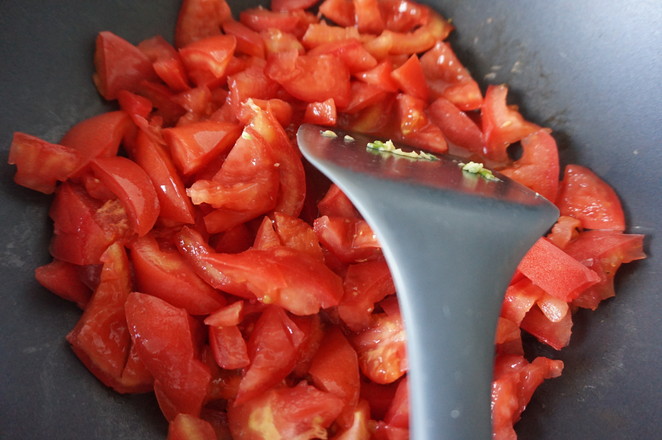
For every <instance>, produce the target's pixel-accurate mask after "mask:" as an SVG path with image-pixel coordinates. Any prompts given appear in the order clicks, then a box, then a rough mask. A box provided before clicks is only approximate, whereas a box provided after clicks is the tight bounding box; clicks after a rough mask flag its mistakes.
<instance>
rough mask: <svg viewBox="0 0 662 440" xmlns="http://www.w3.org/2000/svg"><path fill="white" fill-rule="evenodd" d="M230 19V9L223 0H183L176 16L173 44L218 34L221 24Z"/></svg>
mask: <svg viewBox="0 0 662 440" xmlns="http://www.w3.org/2000/svg"><path fill="white" fill-rule="evenodd" d="M230 19H232V11H231V10H230V6H229V5H228V4H227V2H226V1H225V0H184V1H183V2H182V5H181V7H180V9H179V15H178V16H177V25H176V27H175V46H177V47H184V46H186V45H187V44H190V43H193V42H194V41H197V40H201V39H203V38H207V37H212V36H214V35H218V34H219V33H220V27H221V25H222V24H223V23H224V22H226V21H227V20H230Z"/></svg>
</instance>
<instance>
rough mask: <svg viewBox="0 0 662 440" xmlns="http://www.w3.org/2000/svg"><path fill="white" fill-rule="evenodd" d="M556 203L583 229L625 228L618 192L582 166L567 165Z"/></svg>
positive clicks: (562, 213)
mask: <svg viewBox="0 0 662 440" xmlns="http://www.w3.org/2000/svg"><path fill="white" fill-rule="evenodd" d="M557 205H558V207H559V210H560V211H561V215H567V216H571V217H574V218H576V219H578V220H580V221H581V222H582V226H583V227H584V228H587V229H605V230H611V231H623V230H624V229H625V215H624V214H623V208H622V206H621V201H620V199H619V197H618V195H617V194H616V192H615V191H614V189H613V188H612V187H611V186H610V185H609V184H608V183H607V182H605V181H604V180H602V179H601V178H600V177H598V176H597V175H596V174H595V173H594V172H593V171H591V170H589V169H588V168H585V167H583V166H580V165H568V166H566V168H565V173H564V175H563V182H562V184H561V191H560V193H559V197H558V200H557Z"/></svg>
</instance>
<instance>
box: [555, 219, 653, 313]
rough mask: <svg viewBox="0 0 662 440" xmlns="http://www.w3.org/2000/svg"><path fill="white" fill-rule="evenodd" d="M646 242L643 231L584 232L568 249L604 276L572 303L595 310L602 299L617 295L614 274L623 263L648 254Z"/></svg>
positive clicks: (578, 259) (570, 253) (568, 251)
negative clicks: (644, 248)
mask: <svg viewBox="0 0 662 440" xmlns="http://www.w3.org/2000/svg"><path fill="white" fill-rule="evenodd" d="M643 242H644V236H643V235H640V234H623V233H621V232H617V231H584V232H582V233H580V234H579V235H578V237H577V238H576V239H575V240H573V241H572V242H570V243H569V244H568V246H567V247H566V249H565V250H566V252H567V253H568V254H569V255H571V256H572V257H574V258H575V259H577V261H579V262H581V263H582V264H584V265H585V266H586V267H588V268H590V269H591V270H593V271H595V272H596V273H597V274H598V275H599V276H600V282H599V283H597V284H596V285H594V286H591V287H589V288H588V289H587V290H585V291H584V292H582V294H581V295H580V296H579V297H578V298H575V299H574V300H573V302H572V304H573V305H577V306H579V307H584V308H590V309H593V310H595V309H596V308H597V306H598V303H599V302H600V301H602V300H604V299H607V298H611V297H612V296H614V295H615V294H616V293H615V291H614V276H615V275H616V272H617V271H618V269H619V267H620V266H621V264H622V263H629V262H631V261H635V260H640V259H642V258H646V254H645V253H644V250H643Z"/></svg>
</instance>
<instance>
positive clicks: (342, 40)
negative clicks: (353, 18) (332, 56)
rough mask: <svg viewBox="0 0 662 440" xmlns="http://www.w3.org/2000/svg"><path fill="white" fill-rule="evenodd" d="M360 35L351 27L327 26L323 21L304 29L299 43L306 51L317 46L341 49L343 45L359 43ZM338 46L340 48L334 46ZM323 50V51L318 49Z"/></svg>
mask: <svg viewBox="0 0 662 440" xmlns="http://www.w3.org/2000/svg"><path fill="white" fill-rule="evenodd" d="M360 38H361V34H360V33H359V31H358V29H356V28H355V27H353V26H350V27H340V26H333V25H329V24H327V23H326V22H325V21H320V22H319V23H312V24H311V25H310V26H308V28H307V29H306V33H305V34H303V37H301V43H302V44H303V45H304V46H305V47H306V48H307V49H314V48H316V47H318V46H327V45H330V46H327V47H329V48H331V47H333V48H339V47H343V45H344V44H352V42H354V41H359V39H360ZM335 44H340V46H335ZM320 50H323V49H320Z"/></svg>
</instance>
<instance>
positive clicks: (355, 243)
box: [313, 216, 382, 263]
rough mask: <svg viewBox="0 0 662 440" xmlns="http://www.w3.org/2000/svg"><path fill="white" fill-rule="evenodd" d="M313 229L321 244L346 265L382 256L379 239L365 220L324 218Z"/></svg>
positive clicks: (318, 220)
mask: <svg viewBox="0 0 662 440" xmlns="http://www.w3.org/2000/svg"><path fill="white" fill-rule="evenodd" d="M313 227H314V228H315V233H317V236H318V237H319V241H320V243H322V245H323V246H324V247H326V248H327V249H328V250H329V251H331V252H332V253H333V254H334V255H335V256H336V257H338V258H339V259H340V261H342V262H344V263H355V262H358V261H362V260H363V261H365V260H374V259H377V258H379V257H380V256H381V255H382V251H381V246H380V244H379V242H378V241H377V237H376V236H375V234H374V232H373V231H372V229H371V228H370V226H369V225H368V223H367V222H366V221H365V220H363V219H357V218H346V217H328V216H322V217H318V218H317V219H315V222H314V224H313Z"/></svg>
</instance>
